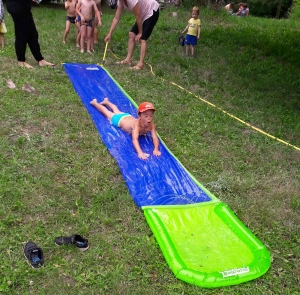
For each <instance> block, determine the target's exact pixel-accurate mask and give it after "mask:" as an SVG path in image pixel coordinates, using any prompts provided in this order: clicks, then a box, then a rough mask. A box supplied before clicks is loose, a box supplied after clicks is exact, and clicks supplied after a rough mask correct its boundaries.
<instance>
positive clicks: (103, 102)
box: [100, 97, 109, 105]
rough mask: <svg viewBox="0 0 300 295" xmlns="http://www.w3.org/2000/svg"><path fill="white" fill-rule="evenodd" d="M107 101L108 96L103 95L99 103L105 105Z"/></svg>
mask: <svg viewBox="0 0 300 295" xmlns="http://www.w3.org/2000/svg"><path fill="white" fill-rule="evenodd" d="M108 102H109V101H108V98H107V97H105V98H104V99H103V101H101V102H100V104H102V105H106V104H107V103H108Z"/></svg>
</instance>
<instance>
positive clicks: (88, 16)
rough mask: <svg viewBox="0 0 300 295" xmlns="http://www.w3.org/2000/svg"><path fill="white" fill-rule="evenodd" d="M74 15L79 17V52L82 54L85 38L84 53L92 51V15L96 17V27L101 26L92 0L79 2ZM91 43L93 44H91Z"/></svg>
mask: <svg viewBox="0 0 300 295" xmlns="http://www.w3.org/2000/svg"><path fill="white" fill-rule="evenodd" d="M76 13H77V14H78V15H79V16H80V51H81V53H83V52H84V42H85V38H86V41H87V42H86V51H87V52H89V53H91V49H92V51H93V45H94V39H92V38H94V36H92V33H93V15H96V17H97V20H98V26H99V27H100V26H102V22H101V16H100V12H99V9H98V8H97V5H96V2H95V1H94V0H79V1H78V5H77V6H76ZM91 42H93V43H91Z"/></svg>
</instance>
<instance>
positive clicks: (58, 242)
mask: <svg viewBox="0 0 300 295" xmlns="http://www.w3.org/2000/svg"><path fill="white" fill-rule="evenodd" d="M54 242H55V244H56V245H58V246H62V245H69V244H72V241H71V237H63V236H62V237H57V238H55V240H54Z"/></svg>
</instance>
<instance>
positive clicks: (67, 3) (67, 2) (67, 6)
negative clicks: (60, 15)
mask: <svg viewBox="0 0 300 295" xmlns="http://www.w3.org/2000/svg"><path fill="white" fill-rule="evenodd" d="M69 4H70V3H69V0H67V1H66V2H65V9H66V10H68V8H69V6H70V5H69Z"/></svg>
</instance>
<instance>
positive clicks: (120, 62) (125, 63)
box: [116, 59, 132, 65]
mask: <svg viewBox="0 0 300 295" xmlns="http://www.w3.org/2000/svg"><path fill="white" fill-rule="evenodd" d="M131 63H132V61H131V60H130V61H128V60H126V59H124V60H121V61H117V62H116V65H131Z"/></svg>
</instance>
